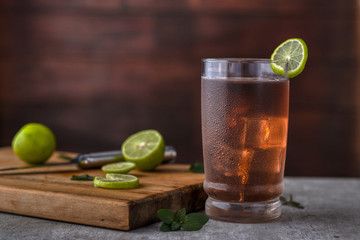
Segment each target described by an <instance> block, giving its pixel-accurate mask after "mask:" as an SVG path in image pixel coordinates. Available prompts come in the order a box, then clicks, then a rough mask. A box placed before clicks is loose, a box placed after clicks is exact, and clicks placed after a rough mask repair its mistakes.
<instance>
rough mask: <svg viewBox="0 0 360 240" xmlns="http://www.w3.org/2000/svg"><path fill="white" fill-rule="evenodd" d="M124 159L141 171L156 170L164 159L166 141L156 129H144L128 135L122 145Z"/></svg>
mask: <svg viewBox="0 0 360 240" xmlns="http://www.w3.org/2000/svg"><path fill="white" fill-rule="evenodd" d="M121 151H122V153H123V156H124V159H125V160H126V161H128V162H133V163H135V164H136V168H137V169H139V170H141V171H152V170H154V169H155V168H156V167H157V166H158V165H159V164H161V162H162V161H163V159H164V152H165V143H164V138H163V137H162V135H161V134H160V133H159V132H158V131H156V130H152V129H150V130H143V131H140V132H137V133H135V134H133V135H131V136H130V137H128V138H127V139H126V140H125V142H124V143H123V144H122V146H121Z"/></svg>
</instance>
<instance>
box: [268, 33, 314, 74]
mask: <svg viewBox="0 0 360 240" xmlns="http://www.w3.org/2000/svg"><path fill="white" fill-rule="evenodd" d="M307 58H308V49H307V46H306V44H305V42H304V40H302V39H300V38H290V39H288V40H286V41H285V42H283V43H282V44H280V45H279V46H278V47H277V48H276V49H275V51H274V52H273V54H272V55H271V61H272V62H271V68H272V69H273V71H274V72H275V73H277V74H279V75H283V76H284V75H285V66H286V64H288V67H287V77H289V78H293V77H295V76H297V75H299V74H300V73H301V72H302V71H303V70H304V67H305V63H306V60H307Z"/></svg>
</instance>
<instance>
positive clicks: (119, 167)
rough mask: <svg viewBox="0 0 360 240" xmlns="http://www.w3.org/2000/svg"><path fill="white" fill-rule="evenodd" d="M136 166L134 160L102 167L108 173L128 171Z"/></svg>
mask: <svg viewBox="0 0 360 240" xmlns="http://www.w3.org/2000/svg"><path fill="white" fill-rule="evenodd" d="M134 168H135V163H132V162H116V163H110V164H106V165H104V166H102V167H101V170H103V171H104V172H106V173H128V172H129V171H130V170H132V169H134Z"/></svg>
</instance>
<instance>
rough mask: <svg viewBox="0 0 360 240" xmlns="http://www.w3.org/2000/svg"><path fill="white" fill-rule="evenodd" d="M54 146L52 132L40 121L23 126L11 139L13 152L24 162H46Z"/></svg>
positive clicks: (54, 140) (54, 141)
mask: <svg viewBox="0 0 360 240" xmlns="http://www.w3.org/2000/svg"><path fill="white" fill-rule="evenodd" d="M55 147H56V139H55V135H54V133H53V132H52V131H51V130H50V129H49V128H48V127H46V126H45V125H43V124H40V123H28V124H26V125H25V126H23V127H22V128H21V129H20V130H19V131H18V132H17V133H16V135H15V136H14V138H13V140H12V148H13V150H14V153H15V154H16V155H17V156H18V157H19V158H20V159H21V160H23V161H24V162H27V163H30V164H41V163H44V162H46V160H48V159H49V158H50V156H51V155H52V154H53V152H54V150H55Z"/></svg>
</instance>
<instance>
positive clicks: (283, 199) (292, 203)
mask: <svg viewBox="0 0 360 240" xmlns="http://www.w3.org/2000/svg"><path fill="white" fill-rule="evenodd" d="M280 202H281V204H282V205H285V206H291V207H295V208H299V209H304V206H303V205H301V203H299V202H295V201H294V200H293V196H292V194H290V198H289V200H288V199H287V198H286V197H284V196H280Z"/></svg>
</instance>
